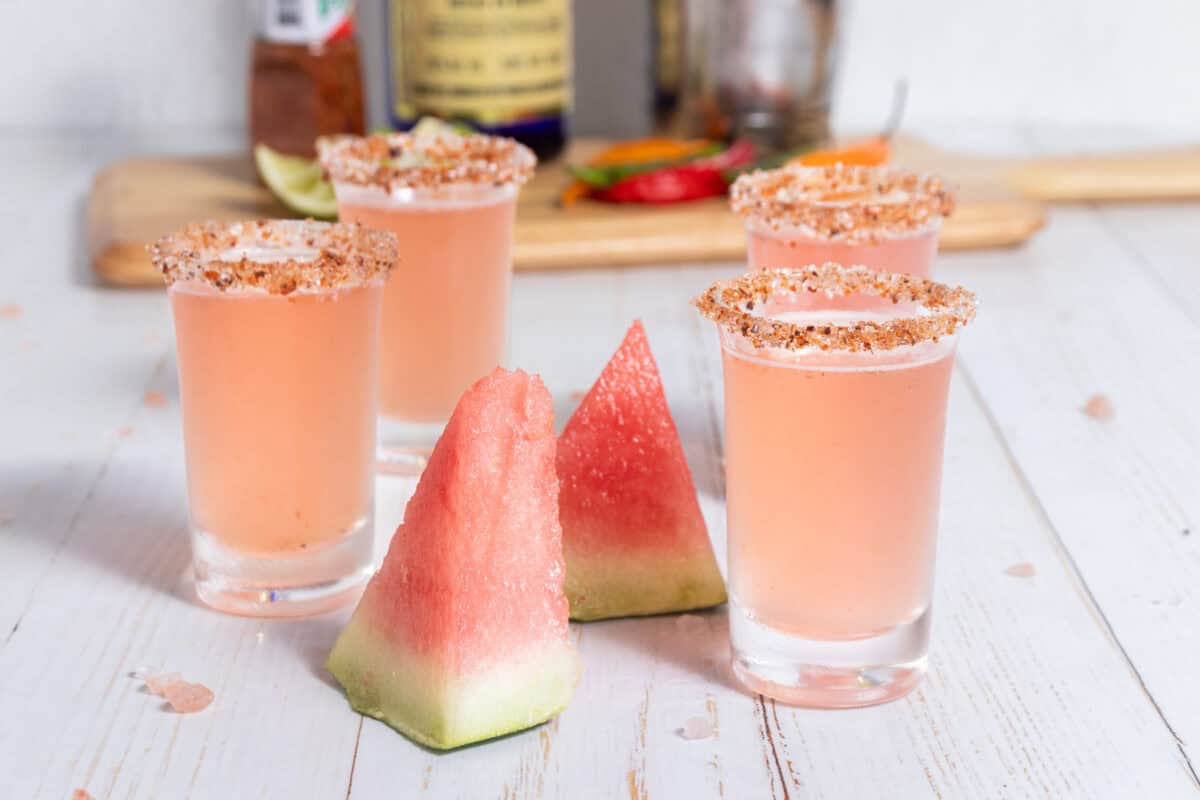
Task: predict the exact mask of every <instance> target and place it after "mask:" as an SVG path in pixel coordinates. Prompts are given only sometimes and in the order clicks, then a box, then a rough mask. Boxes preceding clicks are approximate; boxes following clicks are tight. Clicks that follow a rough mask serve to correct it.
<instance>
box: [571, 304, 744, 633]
mask: <svg viewBox="0 0 1200 800" xmlns="http://www.w3.org/2000/svg"><path fill="white" fill-rule="evenodd" d="M558 479H559V483H560V489H559V497H558V503H559V518H560V519H561V520H562V528H563V555H564V557H565V558H566V562H567V580H566V590H567V598H568V599H569V600H570V603H571V618H572V619H577V620H593V619H605V618H607V617H629V616H641V615H645V614H661V613H664V612H668V611H686V610H690V609H697V608H707V607H708V606H715V605H720V604H721V603H724V602H725V599H726V597H725V583H724V582H723V581H722V580H721V573H720V571H719V570H718V568H717V560H716V558H715V557H714V556H713V549H712V543H711V542H710V541H709V539H708V529H707V527H706V526H705V524H704V516H703V515H702V514H701V513H700V503H699V502H698V501H697V499H696V487H695V485H694V484H693V483H692V474H691V472H689V471H688V465H687V461H686V459H685V458H684V455H683V446H682V445H681V444H680V442H679V433H678V431H676V430H675V422H674V420H673V419H672V418H671V412H670V409H669V408H668V407H667V398H666V395H665V394H664V393H663V386H662V380H661V379H660V378H659V375H658V366H657V365H656V364H655V363H654V356H653V355H652V354H651V353H650V343H649V342H648V341H647V340H646V331H645V329H644V328H643V327H642V323H641V322H640V321H636V322H634V323H633V325H632V326H631V327H630V328H629V331H628V333H626V334H625V341H624V342H622V343H621V347H620V348H619V349H618V350H617V352H616V353H615V354H614V355H613V357H612V359H611V360H610V361H609V362H608V365H607V366H605V367H604V371H603V372H602V373H600V377H599V378H598V379H597V380H596V383H595V384H594V385H593V386H592V388H591V390H590V391H589V392H588V393H587V395H586V396H585V397H584V398H583V401H582V402H581V403H580V404H579V408H578V409H576V410H575V413H574V414H573V415H572V416H571V419H570V420H569V421H568V422H567V426H566V428H565V429H564V430H563V433H562V436H561V437H560V438H559V441H558Z"/></svg>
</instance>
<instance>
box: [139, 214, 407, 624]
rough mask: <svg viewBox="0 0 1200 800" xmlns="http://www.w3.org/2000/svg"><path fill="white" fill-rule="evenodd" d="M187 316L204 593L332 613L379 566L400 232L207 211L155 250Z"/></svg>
mask: <svg viewBox="0 0 1200 800" xmlns="http://www.w3.org/2000/svg"><path fill="white" fill-rule="evenodd" d="M151 253H152V257H153V259H154V262H155V265H156V266H157V267H158V268H159V269H160V270H161V271H162V273H163V275H164V277H165V278H166V282H167V285H168V287H169V288H168V293H169V297H170V302H171V310H172V312H173V315H174V320H175V344H176V352H177V361H178V367H179V393H180V398H181V404H182V412H183V438H184V451H185V460H186V462H187V490H188V510H189V519H190V527H191V540H192V557H193V563H194V566H195V574H196V591H197V593H198V594H199V596H200V599H201V600H202V601H203V602H205V603H206V604H208V605H210V606H212V607H213V608H216V609H219V610H221V611H226V612H230V613H235V614H247V615H254V616H294V615H300V614H310V613H318V612H321V611H325V610H327V609H330V608H333V607H335V606H337V605H339V604H341V603H343V602H345V601H348V600H350V599H352V598H353V596H354V594H355V593H356V591H357V589H358V588H359V585H360V584H361V583H362V582H363V581H364V580H365V579H366V578H367V577H369V575H370V572H371V566H372V545H373V541H372V540H373V536H374V522H373V502H374V476H375V470H374V455H375V411H376V397H377V386H376V365H377V362H378V342H379V317H380V308H381V306H382V301H383V285H384V278H385V277H386V275H387V272H388V270H389V269H390V268H391V266H392V264H393V263H394V262H395V258H396V246H395V240H394V238H393V237H392V236H391V235H390V234H385V233H379V232H377V231H371V230H368V229H366V228H362V227H359V226H354V225H330V224H326V223H317V222H296V221H257V222H239V223H232V224H225V223H213V222H209V223H198V224H193V225H190V226H188V227H186V228H184V229H183V230H181V231H179V232H178V233H175V234H173V235H171V236H167V237H166V238H164V239H161V240H159V241H158V242H157V243H156V244H155V245H154V246H153V247H152V248H151Z"/></svg>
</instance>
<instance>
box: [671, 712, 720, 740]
mask: <svg viewBox="0 0 1200 800" xmlns="http://www.w3.org/2000/svg"><path fill="white" fill-rule="evenodd" d="M676 733H678V734H679V736H680V738H683V739H689V740H690V739H707V738H708V737H710V736H712V735H713V724H712V723H711V722H709V721H708V720H707V719H705V718H704V717H691V718H689V719H688V721H687V722H685V723H683V727H682V728H680V729H679V730H678V731H676Z"/></svg>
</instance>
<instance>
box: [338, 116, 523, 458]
mask: <svg viewBox="0 0 1200 800" xmlns="http://www.w3.org/2000/svg"><path fill="white" fill-rule="evenodd" d="M318 149H319V151H320V154H321V163H322V165H323V167H324V169H325V171H326V173H327V174H328V175H329V176H330V178H331V179H332V181H333V186H334V192H335V194H336V195H337V202H338V215H339V217H340V218H341V219H342V220H345V221H348V222H360V223H362V224H363V225H367V226H369V227H372V228H377V229H379V230H385V231H390V232H392V233H394V234H396V237H397V239H398V242H399V248H400V257H399V261H398V263H397V265H396V268H395V269H394V270H392V274H391V276H390V277H389V278H388V282H387V286H386V287H385V289H384V303H383V326H382V338H381V342H380V347H381V360H380V373H379V379H380V396H379V410H380V419H379V454H378V465H379V468H380V470H382V471H384V472H391V473H396V474H408V475H415V474H419V473H420V471H421V470H422V469H423V468H424V466H425V461H426V459H427V457H428V455H429V452H430V451H431V450H432V449H433V445H434V443H435V442H436V441H437V438H438V437H439V436H440V435H441V432H442V428H443V427H445V423H446V421H447V420H448V419H449V418H450V413H451V412H452V411H453V410H454V406H455V404H456V403H457V402H458V398H459V397H460V396H461V395H462V393H463V392H464V391H466V389H467V388H469V387H470V386H471V385H472V384H473V383H474V382H475V381H477V380H478V379H479V378H481V377H483V376H484V375H487V374H488V373H490V372H491V371H492V370H493V369H495V368H496V367H497V366H499V365H500V364H501V363H502V362H503V361H504V359H505V354H506V350H507V346H508V325H509V320H508V312H509V293H510V286H511V282H512V244H513V227H514V221H515V218H516V208H517V195H518V192H519V190H520V188H521V186H522V185H523V184H524V183H525V182H526V181H527V180H528V179H529V178H530V177H531V176H532V174H533V169H534V166H535V165H536V163H537V159H536V157H535V156H534V155H533V152H532V151H530V150H529V149H528V148H527V147H525V146H524V145H522V144H519V143H518V142H516V141H514V140H512V139H506V138H502V137H495V136H485V135H465V136H460V135H457V134H449V133H433V134H414V133H397V134H388V135H376V136H368V137H335V138H331V139H326V140H322V141H321V142H320V143H319V146H318Z"/></svg>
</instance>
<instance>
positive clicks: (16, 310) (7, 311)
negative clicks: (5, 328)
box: [0, 303, 25, 319]
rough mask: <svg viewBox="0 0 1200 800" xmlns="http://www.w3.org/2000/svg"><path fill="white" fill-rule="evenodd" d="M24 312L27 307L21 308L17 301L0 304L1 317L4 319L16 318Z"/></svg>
mask: <svg viewBox="0 0 1200 800" xmlns="http://www.w3.org/2000/svg"><path fill="white" fill-rule="evenodd" d="M23 313H25V309H23V308H21V307H20V306H19V305H17V304H16V303H9V304H8V305H4V306H0V317H3V318H4V319H16V318H17V317H19V316H21V315H22V314H23Z"/></svg>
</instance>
